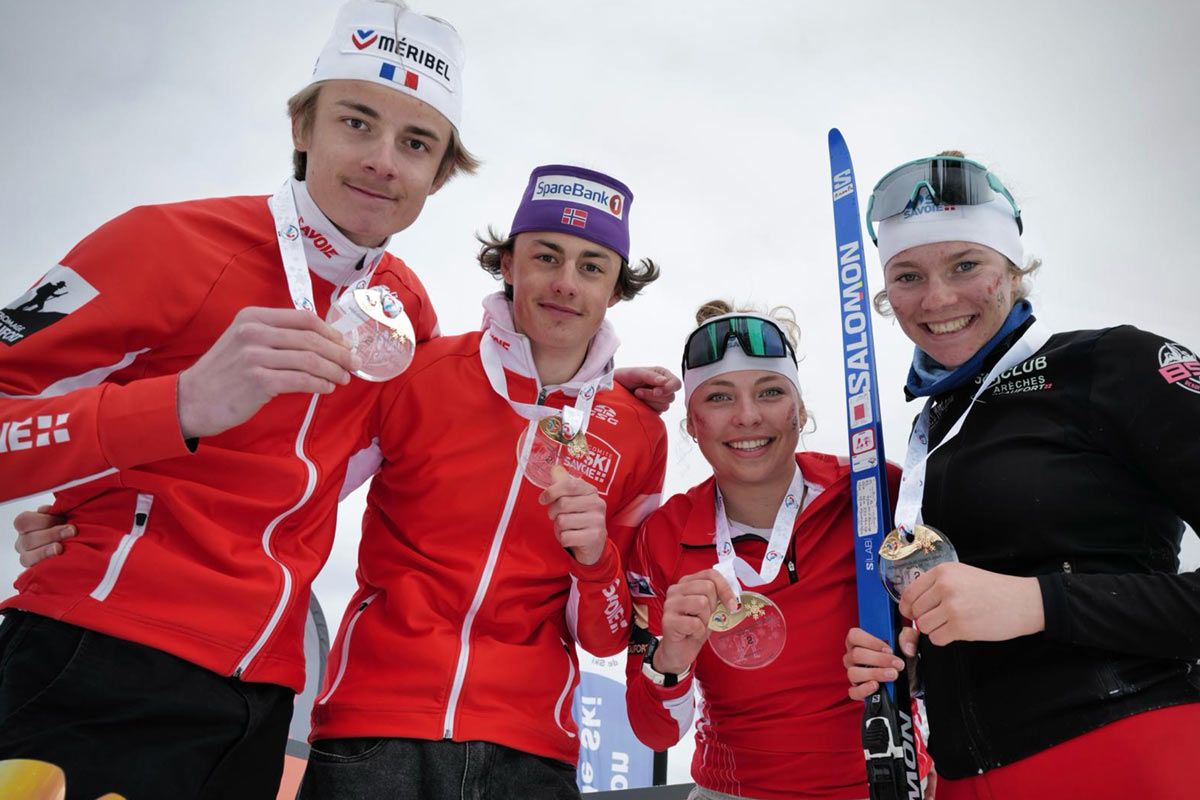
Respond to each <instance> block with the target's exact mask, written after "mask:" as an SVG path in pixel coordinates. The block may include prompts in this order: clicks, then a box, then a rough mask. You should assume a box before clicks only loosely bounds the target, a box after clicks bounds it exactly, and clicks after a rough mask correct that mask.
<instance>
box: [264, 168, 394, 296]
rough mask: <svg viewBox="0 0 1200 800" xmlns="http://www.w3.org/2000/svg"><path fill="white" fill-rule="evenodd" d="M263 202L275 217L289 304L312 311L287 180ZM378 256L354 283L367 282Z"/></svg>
mask: <svg viewBox="0 0 1200 800" xmlns="http://www.w3.org/2000/svg"><path fill="white" fill-rule="evenodd" d="M267 205H268V206H269V207H270V209H271V216H272V217H274V219H275V238H276V239H277V240H278V241H279V255H280V256H281V257H282V259H283V273H284V275H286V276H287V283H288V291H289V292H291V295H292V305H294V306H295V307H296V308H298V309H300V310H302V311H311V312H312V313H314V314H316V313H317V306H316V303H315V302H314V301H313V288H312V276H311V275H310V274H309V270H308V258H307V257H306V256H305V255H304V236H303V234H302V233H301V231H300V215H299V214H298V213H297V212H296V198H295V196H294V195H293V194H292V182H291V180H286V181H284V182H283V186H281V187H280V188H279V191H277V192H275V194H273V195H272V196H271V197H270V199H268V200H267ZM380 260H382V259H378V258H377V259H374V263H372V264H370V265H367V266H368V271H367V272H366V273H365V274H364V275H362V276H361V277H360V278H359V279H358V280H356V281H354V285H355V286H358V287H365V286H367V285H368V284H369V283H370V282H371V277H372V275H373V274H374V272H375V267H376V266H377V265H378V263H379V261H380Z"/></svg>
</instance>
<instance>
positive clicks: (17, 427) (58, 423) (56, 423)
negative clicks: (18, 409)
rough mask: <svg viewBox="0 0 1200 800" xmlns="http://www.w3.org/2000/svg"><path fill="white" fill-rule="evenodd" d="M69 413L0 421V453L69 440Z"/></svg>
mask: <svg viewBox="0 0 1200 800" xmlns="http://www.w3.org/2000/svg"><path fill="white" fill-rule="evenodd" d="M69 417H70V415H69V414H58V415H57V416H53V415H49V414H46V415H43V416H39V417H37V418H36V419H37V424H36V426H35V425H34V419H35V418H34V417H29V418H27V419H22V420H14V421H12V422H0V453H11V452H14V451H17V450H31V449H33V448H34V447H46V446H48V445H54V444H63V443H65V442H69V441H71V432H70V431H69V430H67V419H68V418H69Z"/></svg>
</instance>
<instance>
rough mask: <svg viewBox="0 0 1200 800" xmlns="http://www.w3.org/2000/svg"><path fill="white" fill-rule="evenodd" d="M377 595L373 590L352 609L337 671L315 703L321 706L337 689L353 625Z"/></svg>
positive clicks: (347, 654) (347, 655)
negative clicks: (331, 681)
mask: <svg viewBox="0 0 1200 800" xmlns="http://www.w3.org/2000/svg"><path fill="white" fill-rule="evenodd" d="M378 596H379V592H373V593H372V594H371V595H370V596H369V597H367V599H365V600H363V601H362V602H361V603H359V604H358V608H357V609H355V611H354V616H353V617H351V619H350V624H349V625H347V626H346V638H344V639H342V649H341V653H340V655H339V657H338V671H337V675H336V676H335V677H334V679H333V683H332V684H331V685H330V687H329V691H327V692H325V694H324V695H322V696H321V697H320V698H318V699H317V705H319V706H323V705H325V704H326V703H328V702H329V698H330V697H332V696H333V693H334V692H335V691H337V688H338V686H339V685H341V682H342V676H343V675H345V674H346V662H347V661H348V660H349V658H350V637H351V636H353V635H354V626H355V625H357V624H358V619H359V617H361V616H362V614H363V612H364V611H366V610H367V606H369V605H371V603H373V602H375V598H376V597H378Z"/></svg>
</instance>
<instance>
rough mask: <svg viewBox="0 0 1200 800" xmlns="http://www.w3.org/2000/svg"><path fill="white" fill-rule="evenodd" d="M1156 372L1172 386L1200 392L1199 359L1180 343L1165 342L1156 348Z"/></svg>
mask: <svg viewBox="0 0 1200 800" xmlns="http://www.w3.org/2000/svg"><path fill="white" fill-rule="evenodd" d="M1158 367H1159V369H1158V374H1159V375H1162V377H1163V380H1164V381H1166V382H1167V383H1169V384H1171V385H1172V386H1180V387H1182V388H1184V389H1187V390H1188V391H1189V392H1194V393H1195V394H1200V359H1197V358H1196V354H1195V353H1193V352H1192V351H1191V350H1188V349H1187V348H1186V347H1184V346H1183V345H1181V344H1176V343H1175V342H1167V343H1166V344H1164V345H1163V346H1162V347H1160V348H1159V349H1158Z"/></svg>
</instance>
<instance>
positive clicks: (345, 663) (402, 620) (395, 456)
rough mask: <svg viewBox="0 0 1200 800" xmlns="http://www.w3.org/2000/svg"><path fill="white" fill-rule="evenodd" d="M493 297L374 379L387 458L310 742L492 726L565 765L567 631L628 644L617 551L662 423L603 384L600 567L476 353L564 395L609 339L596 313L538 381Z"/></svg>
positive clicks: (590, 476) (588, 641) (463, 735)
mask: <svg viewBox="0 0 1200 800" xmlns="http://www.w3.org/2000/svg"><path fill="white" fill-rule="evenodd" d="M486 305H487V307H488V309H489V316H488V317H487V318H485V327H486V330H485V332H483V333H479V332H476V333H470V334H466V335H463V336H456V337H450V338H442V339H438V340H437V341H435V342H431V343H430V344H429V345H426V346H425V347H423V348H420V349H419V350H418V352H417V356H416V360H415V361H414V363H413V366H412V367H411V368H410V369H409V370H408V371H407V372H406V373H405V374H404V375H402V376H400V378H398V379H396V380H395V381H393V382H392V383H391V385H390V386H388V387H387V389H386V390H385V391H384V395H383V399H382V402H381V403H380V404H379V415H378V417H377V418H376V421H375V427H376V429H377V430H378V431H380V442H379V444H380V449H381V450H382V453H383V457H384V459H385V461H384V465H383V468H382V469H381V471H380V472H379V473H378V474H377V475H376V477H375V479H374V481H373V483H372V486H371V491H370V494H369V497H368V499H367V512H366V515H365V516H364V518H363V536H362V544H361V548H360V551H359V568H358V583H359V589H358V591H357V593H356V594H355V596H354V598H353V600H352V602H351V605H350V607H349V608H348V609H347V611H346V616H345V618H344V619H343V620H342V625H341V629H340V630H339V631H338V635H337V637H336V639H335V640H334V643H333V647H332V652H331V655H330V661H329V669H328V670H327V677H326V689H325V691H324V693H323V694H322V695H321V696H320V697H319V698H318V700H317V703H316V705H315V707H314V711H313V733H312V738H313V739H314V740H317V739H330V738H341V737H360V736H364V737H365V736H385V737H406V738H417V739H431V740H436V739H444V738H445V739H454V740H456V741H467V740H484V741H490V742H496V743H499V744H503V745H506V746H508V747H512V748H515V749H517V750H521V751H523V752H526V753H533V754H536V755H539V756H547V757H550V758H555V759H558V760H559V761H565V762H568V763H572V764H574V763H575V762H576V760H577V759H578V755H579V742H578V739H577V738H576V727H575V723H574V721H573V720H572V718H571V696H572V694H571V693H572V690H573V689H574V687H575V685H576V683H577V682H578V678H577V676H578V661H577V659H576V656H575V647H574V645H575V643H576V642H578V643H579V644H580V645H582V646H583V647H584V648H585V649H587V650H588V651H590V652H592V653H595V654H597V655H611V654H614V653H616V652H618V651H620V650H621V649H622V648H623V647H625V645H626V643H627V642H628V639H629V628H628V619H629V618H628V608H629V606H628V602H629V599H628V598H629V596H628V589H627V588H626V585H625V580H624V575H623V561H622V557H623V556H625V555H627V554H628V550H630V549H631V548H632V544H633V539H634V535H635V532H636V530H637V526H638V525H639V524H640V522H641V521H642V519H644V518H645V516H646V515H647V514H648V513H650V511H651V510H653V509H654V508H655V507H657V505H658V502H659V498H660V494H661V491H662V481H663V472H664V469H665V463H666V431H665V428H664V427H663V424H662V421H661V420H660V419H659V418H658V416H657V415H656V414H654V412H652V411H651V410H650V409H649V408H647V407H646V406H645V405H644V404H643V403H642V402H641V401H640V400H638V399H637V398H635V397H634V396H633V395H631V394H630V393H629V392H627V391H626V390H625V389H624V388H622V387H620V386H614V387H613V388H611V389H607V390H602V391H600V392H598V394H597V396H596V399H595V404H594V405H593V407H592V413H591V417H590V423H589V426H588V429H587V439H588V445H589V451H588V454H587V455H586V456H585V457H584V460H583V462H582V464H581V467H582V472H583V477H584V478H585V479H586V480H588V481H589V482H591V483H592V484H594V485H595V486H596V487H597V488H598V489H599V491H600V493H601V495H602V496H603V498H604V500H605V501H606V503H607V506H608V544H607V545H606V547H605V551H604V555H603V556H602V557H601V559H600V561H598V562H597V563H596V564H594V565H592V566H583V565H582V564H579V563H578V562H577V561H575V559H574V558H572V557H571V556H570V555H569V554H568V553H567V551H565V550H564V549H563V548H562V547H561V546H560V545H559V544H558V542H557V540H556V539H555V537H554V529H553V525H552V524H551V522H550V520H549V518H548V517H547V515H546V507H545V506H543V505H541V504H539V503H538V496H539V495H540V494H541V492H542V489H540V488H538V487H537V486H535V485H534V484H532V483H530V482H529V480H528V479H526V478H524V477H523V471H522V470H520V469H519V467H518V457H519V454H518V443H519V441H520V439H521V437H522V434H523V433H525V431H526V430H527V429H528V428H529V427H530V423H529V422H528V421H527V420H526V419H524V418H523V417H521V416H519V415H518V414H517V413H516V412H515V411H514V410H513V409H512V408H511V407H510V405H509V403H508V400H507V399H506V398H505V397H504V396H503V395H502V394H499V393H498V392H497V390H496V389H495V388H493V384H491V383H490V382H489V378H488V375H487V374H486V373H485V368H484V361H485V360H487V361H490V362H491V363H493V364H501V365H502V366H503V368H504V374H505V376H506V378H507V386H508V389H507V391H508V396H509V397H510V398H512V399H513V400H517V401H521V402H525V403H535V402H537V400H538V397H539V394H540V395H541V396H542V398H543V402H544V404H545V405H548V406H551V407H561V406H562V405H563V404H564V403H565V402H570V403H573V402H574V395H575V393H576V389H577V386H578V384H579V382H583V381H588V380H591V379H592V378H594V377H596V376H598V375H600V374H602V373H603V372H604V370H605V366H606V364H607V363H608V362H609V360H610V357H611V355H612V351H613V350H614V349H615V344H616V343H615V337H613V336H612V334H611V330H610V328H609V326H608V324H607V323H605V324H604V325H603V326H602V328H601V330H600V332H599V333H597V335H596V337H595V338H594V339H593V340H592V345H591V349H590V350H589V353H588V358H587V361H586V362H585V364H584V366H583V367H582V368H581V370H580V372H579V373H578V374H577V375H576V378H575V379H574V380H573V381H572V382H571V383H570V384H567V385H565V386H562V387H542V386H540V385H539V383H538V381H537V379H536V372H535V371H534V369H533V359H532V356H531V354H530V351H529V345H528V341H527V340H526V339H525V338H524V337H523V336H520V335H518V334H516V333H513V331H512V324H511V318H510V316H509V314H510V312H509V306H508V303H507V301H505V300H504V297H503V295H493V296H491V297H490V298H488V299H487V301H486ZM568 395H571V396H570V397H568Z"/></svg>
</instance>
